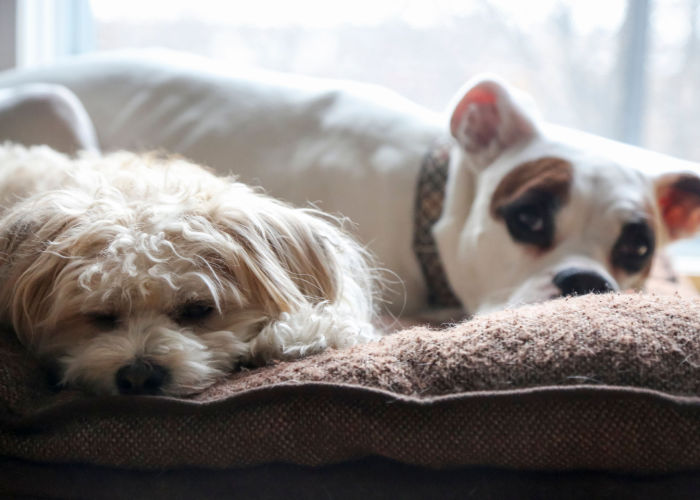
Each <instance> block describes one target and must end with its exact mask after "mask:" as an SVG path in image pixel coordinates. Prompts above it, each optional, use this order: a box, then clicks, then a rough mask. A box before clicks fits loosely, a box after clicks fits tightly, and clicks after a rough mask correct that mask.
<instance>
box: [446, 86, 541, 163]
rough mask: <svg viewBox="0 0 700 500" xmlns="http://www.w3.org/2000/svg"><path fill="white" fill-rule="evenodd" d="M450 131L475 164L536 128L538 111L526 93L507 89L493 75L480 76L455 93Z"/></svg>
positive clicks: (526, 137)
mask: <svg viewBox="0 0 700 500" xmlns="http://www.w3.org/2000/svg"><path fill="white" fill-rule="evenodd" d="M451 109H452V117H451V119H450V131H451V133H452V136H453V137H454V138H455V139H457V142H458V143H459V144H460V145H461V147H462V149H464V151H466V153H467V154H468V156H469V157H470V158H471V160H472V164H473V165H474V166H475V167H477V168H483V167H486V166H487V165H488V164H490V163H491V162H492V161H493V160H494V159H495V158H496V157H497V156H498V155H499V154H501V153H502V152H503V151H504V150H506V149H508V148H510V147H513V146H515V145H519V144H523V143H524V142H526V141H528V140H530V139H532V138H533V137H534V136H535V135H536V134H537V133H538V132H537V131H538V126H537V122H538V119H537V111H536V110H535V106H534V104H533V103H532V100H531V99H530V98H529V96H527V95H524V94H521V93H519V92H517V91H515V90H512V89H509V88H507V87H506V86H505V84H503V83H501V82H500V81H499V80H498V79H497V78H495V77H479V78H477V79H475V80H472V81H471V82H469V83H467V85H465V86H464V88H463V89H462V90H461V91H460V93H459V94H457V99H455V101H454V104H453V106H452V107H451Z"/></svg>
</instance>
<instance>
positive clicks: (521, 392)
mask: <svg viewBox="0 0 700 500" xmlns="http://www.w3.org/2000/svg"><path fill="white" fill-rule="evenodd" d="M3 345H4V347H3V350H2V354H1V357H2V359H3V362H2V363H1V364H0V394H1V396H2V402H3V405H2V407H0V455H1V456H4V457H12V458H19V459H25V460H32V461H41V462H53V463H56V462H60V463H91V464H98V465H106V466H112V467H127V468H135V469H159V468H172V467H180V466H198V467H210V468H227V467H229V468H230V467H241V466H247V465H254V464H260V463H270V462H286V463H294V464H301V465H322V464H329V463H337V462H341V461H345V460H351V459H356V458H361V457H366V456H381V457H386V458H390V459H393V460H398V461H400V462H404V463H409V464H416V465H422V466H428V467H438V468H444V467H462V466H473V465H478V466H496V467H508V468H518V469H531V470H580V469H593V470H610V471H626V472H635V473H647V472H668V471H680V470H697V469H698V468H700V300H698V299H694V298H683V297H679V296H654V295H604V296H586V297H578V298H567V299H561V300H557V301H552V302H548V303H545V304H540V305H534V306H526V307H522V308H519V309H514V310H509V311H502V312H498V313H495V314H491V315H487V316H483V317H477V318H474V319H472V320H470V321H468V322H465V323H462V324H459V325H456V326H454V327H452V328H449V329H446V330H430V329H428V328H425V327H417V328H412V329H408V330H405V331H401V332H398V333H396V334H393V335H390V336H388V337H386V338H385V339H383V340H382V341H380V342H378V343H374V344H368V345H363V346H358V347H355V348H352V349H347V350H341V351H329V352H326V353H323V354H321V355H318V356H314V357H310V358H307V359H304V360H300V361H296V362H285V363H278V364H276V365H273V366H268V367H263V368H260V369H256V370H250V371H243V372H239V373H235V374H232V375H231V376H230V377H229V378H228V379H226V380H224V381H222V382H220V383H219V384H217V385H215V386H213V387H211V388H210V389H209V390H207V391H205V392H204V393H202V394H200V395H198V396H196V397H194V398H192V399H187V400H185V399H182V400H178V399H171V398H163V397H119V396H115V397H101V398H95V397H88V396H84V395H82V394H80V393H78V392H75V391H67V390H64V391H60V392H58V393H54V392H52V391H51V389H50V388H49V387H48V385H47V383H46V381H45V380H44V378H43V376H42V375H41V372H40V371H39V370H38V369H37V367H36V365H35V364H34V362H33V361H32V360H31V359H30V358H29V357H28V356H27V355H26V354H24V353H23V351H22V350H21V348H19V346H17V344H16V342H15V341H14V340H13V339H12V338H11V337H10V336H8V335H6V336H5V337H4V339H3Z"/></svg>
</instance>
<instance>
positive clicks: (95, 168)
mask: <svg viewBox="0 0 700 500" xmlns="http://www.w3.org/2000/svg"><path fill="white" fill-rule="evenodd" d="M47 158H48V159H47ZM5 160H7V157H6V158H5ZM22 161H23V162H25V163H26V164H27V167H26V168H27V169H29V170H30V171H31V169H32V168H34V167H33V165H32V162H33V163H34V164H36V163H41V162H46V161H54V162H57V163H64V164H63V165H59V164H56V165H55V168H56V172H57V176H58V177H60V172H61V171H64V172H66V177H65V181H62V182H61V186H60V187H58V188H56V189H51V190H48V191H42V192H38V193H35V194H33V195H30V196H29V197H27V198H25V199H23V200H22V201H19V202H18V203H16V204H14V205H13V206H11V207H9V208H8V209H7V210H6V211H5V212H4V213H3V214H2V218H0V279H2V281H3V284H2V289H1V290H0V319H2V320H3V321H4V322H5V323H8V324H9V325H11V326H12V328H14V330H15V331H16V332H17V334H18V335H19V338H20V339H21V340H22V342H23V343H25V345H27V346H28V347H30V348H32V349H33V350H35V351H36V352H37V353H38V354H39V355H40V356H41V357H42V358H44V359H47V360H49V361H50V362H51V363H53V364H54V365H55V366H56V367H57V368H58V369H59V373H60V377H61V380H62V382H63V383H64V384H78V385H81V386H83V387H87V388H88V389H90V390H92V391H94V392H98V393H123V394H129V393H146V394H168V395H182V394H187V393H192V392H195V391H198V390H200V389H202V388H204V387H206V386H208V385H209V384H211V383H212V382H213V381H214V380H215V379H216V378H217V377H220V376H221V375H222V374H224V373H226V372H228V371H229V370H231V369H232V368H233V367H234V366H235V365H236V364H238V363H241V362H264V361H267V360H269V359H272V358H292V357H297V356H301V355H303V354H306V353H308V352H314V351H318V350H321V349H323V348H325V347H326V346H346V345H352V344H354V343H356V342H361V341H364V340H367V339H369V338H371V337H372V335H373V332H372V328H371V326H370V325H369V321H370V320H371V315H372V307H373V306H372V286H373V283H372V275H371V270H370V268H369V266H368V260H367V258H366V255H365V253H364V252H363V250H362V249H361V248H359V247H358V246H357V244H356V243H354V242H353V241H352V240H351V239H350V238H349V237H348V236H347V235H346V234H344V233H343V232H342V231H341V230H340V229H339V228H338V227H337V226H336V225H335V224H334V223H333V222H332V221H329V220H328V219H327V218H324V217H322V216H320V215H319V214H317V213H316V212H314V211H312V210H304V209H295V208H292V207H289V206H287V205H285V204H283V203H280V202H278V201H276V200H273V199H271V198H269V197H267V196H264V195H262V194H260V193H257V192H255V191H254V190H252V189H250V188H249V187H247V186H245V185H243V184H240V183H237V182H234V181H232V180H225V179H221V178H217V177H216V176H214V175H211V174H209V173H207V172H205V171H204V170H203V169H201V168H199V167H196V166H194V165H191V164H189V163H187V162H185V161H183V160H177V159H169V160H160V159H157V158H156V157H139V156H134V155H130V154H126V153H117V154H113V155H109V156H106V157H103V158H96V157H94V158H88V157H86V158H83V159H81V160H78V161H76V162H71V161H69V160H67V159H66V158H64V157H58V156H56V155H50V157H47V156H46V154H45V153H44V152H42V150H38V149H37V150H35V153H34V154H29V155H26V152H25V155H24V158H23V160H22Z"/></svg>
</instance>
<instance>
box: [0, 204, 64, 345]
mask: <svg viewBox="0 0 700 500" xmlns="http://www.w3.org/2000/svg"><path fill="white" fill-rule="evenodd" d="M53 202H54V200H53V199H52V198H51V197H50V196H46V197H44V198H43V199H41V200H40V201H38V202H37V203H36V204H34V205H27V206H24V205H20V206H18V207H14V208H13V209H12V210H10V211H9V212H8V213H6V214H4V215H3V217H1V218H0V322H2V323H6V324H9V325H11V326H12V327H13V328H14V329H15V333H16V334H17V335H18V337H19V338H20V339H21V340H22V342H23V343H25V344H27V345H29V344H36V343H38V342H39V341H40V340H41V339H39V338H38V337H37V335H36V333H37V332H35V331H33V329H32V328H33V325H35V324H36V322H37V318H44V317H45V316H46V313H47V310H48V309H47V308H48V307H49V303H50V301H47V300H45V299H46V297H47V296H48V295H49V294H50V293H52V292H53V284H54V280H55V278H56V276H57V275H58V274H59V273H60V272H61V270H62V269H63V268H64V267H65V266H66V265H67V264H68V259H66V258H65V257H63V256H61V255H60V254H59V252H48V251H46V248H47V246H48V245H49V242H53V241H55V240H56V238H58V236H59V235H60V234H62V233H63V232H64V231H65V230H67V229H68V228H70V227H72V226H74V225H75V224H76V223H77V222H76V220H77V219H76V217H74V216H70V215H66V214H64V213H62V212H61V211H60V210H58V209H56V205H55V204H54V203H53Z"/></svg>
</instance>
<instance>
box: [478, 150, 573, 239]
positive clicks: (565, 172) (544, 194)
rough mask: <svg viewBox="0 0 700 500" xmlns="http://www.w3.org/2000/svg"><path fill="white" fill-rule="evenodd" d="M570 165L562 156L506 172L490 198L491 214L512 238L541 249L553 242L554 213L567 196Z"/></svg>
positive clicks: (541, 160) (540, 160)
mask: <svg viewBox="0 0 700 500" xmlns="http://www.w3.org/2000/svg"><path fill="white" fill-rule="evenodd" d="M572 179H573V167H572V165H571V163H569V162H568V161H566V160H563V159H561V158H556V157H543V158H539V159H537V160H532V161H529V162H527V163H523V164H522V165H519V166H518V167H516V168H514V169H513V170H512V171H511V172H509V173H508V175H506V176H505V177H504V178H503V180H501V183H500V184H499V185H498V187H497V188H496V190H495V191H494V193H493V197H492V198H491V215H492V216H493V217H494V218H495V219H497V220H503V221H504V222H505V224H506V227H507V229H508V232H509V233H510V236H511V238H512V239H513V240H514V241H516V242H518V243H523V244H527V245H533V246H535V247H536V248H538V249H540V250H546V249H549V248H551V246H552V245H553V242H554V232H555V227H554V215H555V214H556V212H557V211H558V210H559V208H560V207H561V206H562V205H563V204H565V203H566V202H567V201H568V199H569V192H570V190H571V182H572Z"/></svg>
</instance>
